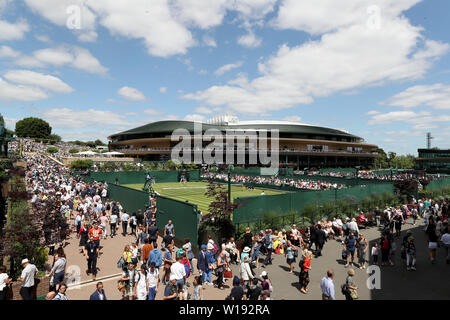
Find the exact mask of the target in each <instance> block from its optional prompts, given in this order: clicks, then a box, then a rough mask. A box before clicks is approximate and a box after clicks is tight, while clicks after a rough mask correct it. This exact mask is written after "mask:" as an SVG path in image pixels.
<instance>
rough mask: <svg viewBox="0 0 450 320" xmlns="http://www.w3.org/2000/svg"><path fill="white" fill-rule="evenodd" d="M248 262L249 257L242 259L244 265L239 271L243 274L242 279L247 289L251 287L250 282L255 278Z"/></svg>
mask: <svg viewBox="0 0 450 320" xmlns="http://www.w3.org/2000/svg"><path fill="white" fill-rule="evenodd" d="M248 262H249V257H248V256H246V257H245V258H244V259H242V263H241V266H240V270H239V271H240V273H241V278H242V280H243V281H244V286H245V287H248V286H249V285H250V280H252V279H253V278H254V276H253V273H252V270H251V268H250V264H249V263H248Z"/></svg>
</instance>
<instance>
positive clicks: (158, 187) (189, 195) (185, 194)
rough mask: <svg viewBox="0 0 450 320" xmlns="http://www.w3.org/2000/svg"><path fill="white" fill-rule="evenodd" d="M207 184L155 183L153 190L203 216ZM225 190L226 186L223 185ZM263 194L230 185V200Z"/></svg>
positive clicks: (208, 199)
mask: <svg viewBox="0 0 450 320" xmlns="http://www.w3.org/2000/svg"><path fill="white" fill-rule="evenodd" d="M123 186H124V187H129V188H133V189H137V190H142V188H143V186H144V185H143V184H125V185H123ZM207 186H208V183H207V182H188V183H186V184H181V183H179V182H169V183H156V184H154V185H153V188H154V189H155V191H156V192H158V193H159V194H160V195H162V196H165V197H168V198H172V199H176V200H180V201H186V200H188V201H189V202H190V203H193V204H196V205H197V207H198V209H199V210H201V211H202V212H203V214H205V213H207V212H208V206H209V204H210V202H211V201H212V199H210V198H208V197H206V196H205V192H206V189H207ZM223 186H224V188H225V190H227V188H228V186H227V185H226V184H223ZM262 192H263V189H256V188H255V189H254V190H246V189H245V188H244V187H243V186H242V185H232V186H231V198H232V199H235V198H239V197H248V196H259V195H261V193H262ZM280 193H284V192H283V191H277V190H270V189H264V194H266V195H273V194H280Z"/></svg>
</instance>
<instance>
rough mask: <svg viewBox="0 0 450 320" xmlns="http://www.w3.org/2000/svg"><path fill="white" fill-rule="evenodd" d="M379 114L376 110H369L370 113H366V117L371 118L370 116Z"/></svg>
mask: <svg viewBox="0 0 450 320" xmlns="http://www.w3.org/2000/svg"><path fill="white" fill-rule="evenodd" d="M379 113H380V112H378V111H377V110H370V111H368V112H367V113H366V115H368V116H371V115H374V114H379Z"/></svg>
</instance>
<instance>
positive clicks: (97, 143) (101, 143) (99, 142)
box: [94, 139, 106, 146]
mask: <svg viewBox="0 0 450 320" xmlns="http://www.w3.org/2000/svg"><path fill="white" fill-rule="evenodd" d="M94 144H95V146H106V144H104V143H103V142H102V141H101V140H100V139H97V140H95V141H94Z"/></svg>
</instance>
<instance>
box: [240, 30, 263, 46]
mask: <svg viewBox="0 0 450 320" xmlns="http://www.w3.org/2000/svg"><path fill="white" fill-rule="evenodd" d="M237 42H238V43H239V44H240V45H241V46H244V47H247V48H256V47H259V46H260V45H261V43H262V39H261V38H258V37H256V36H255V34H254V33H253V31H251V30H249V32H248V33H247V34H246V35H243V36H241V37H239V38H238V40H237Z"/></svg>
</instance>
